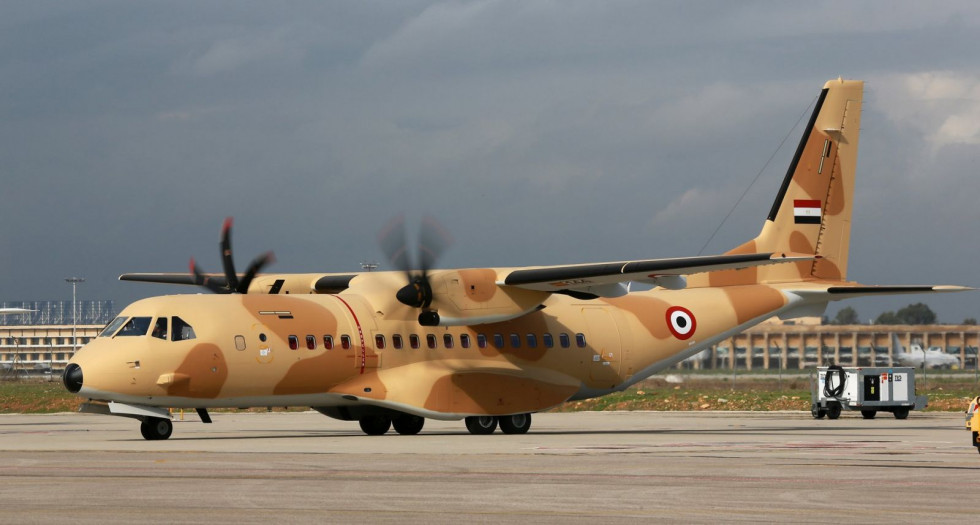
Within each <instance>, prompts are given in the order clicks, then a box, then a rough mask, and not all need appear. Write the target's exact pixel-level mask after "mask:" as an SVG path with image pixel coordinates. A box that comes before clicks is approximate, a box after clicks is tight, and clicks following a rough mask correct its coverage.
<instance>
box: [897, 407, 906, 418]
mask: <svg viewBox="0 0 980 525" xmlns="http://www.w3.org/2000/svg"><path fill="white" fill-rule="evenodd" d="M908 417H909V408H908V407H901V408H896V409H895V419H906V418H908Z"/></svg>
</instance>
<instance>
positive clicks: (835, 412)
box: [827, 403, 841, 419]
mask: <svg viewBox="0 0 980 525" xmlns="http://www.w3.org/2000/svg"><path fill="white" fill-rule="evenodd" d="M840 413H841V406H840V405H839V404H837V403H832V404H830V405H827V417H828V418H830V419H837V418H839V417H840Z"/></svg>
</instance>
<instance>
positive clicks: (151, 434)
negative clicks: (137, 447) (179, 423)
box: [140, 417, 174, 441]
mask: <svg viewBox="0 0 980 525" xmlns="http://www.w3.org/2000/svg"><path fill="white" fill-rule="evenodd" d="M140 433H141V434H143V439H147V440H150V441H157V440H160V439H167V438H168V437H170V434H173V433H174V424H173V423H171V422H170V420H169V419H164V418H162V417H148V418H146V419H144V420H143V422H141V423H140Z"/></svg>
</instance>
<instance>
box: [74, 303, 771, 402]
mask: <svg viewBox="0 0 980 525" xmlns="http://www.w3.org/2000/svg"><path fill="white" fill-rule="evenodd" d="M790 302H791V301H790V299H789V297H788V296H787V295H786V294H784V293H782V292H780V291H779V290H778V289H776V288H773V287H770V286H765V285H746V286H732V287H725V288H693V289H686V290H677V291H671V290H659V289H657V290H652V291H648V292H637V293H632V294H629V295H627V296H624V297H620V298H613V299H599V300H576V299H573V298H571V297H566V296H561V295H554V296H552V297H550V298H549V299H548V300H547V301H546V302H545V303H544V304H543V305H542V306H543V308H541V309H540V310H538V311H536V312H534V313H531V314H527V315H524V316H522V317H520V318H518V319H515V320H511V321H507V322H501V323H494V324H483V325H473V326H450V327H423V326H420V325H419V324H418V323H417V322H415V321H410V320H409V321H406V320H403V319H395V320H390V319H388V318H387V316H386V315H385V314H384V312H379V311H378V310H376V309H375V308H373V307H372V305H371V303H370V302H369V301H368V300H367V299H365V298H364V297H361V296H358V295H353V294H340V295H316V294H310V295H262V294H257V295H241V294H231V295H193V296H164V297H155V298H150V299H145V300H142V301H138V302H136V303H133V304H132V305H130V306H129V307H127V308H126V309H125V310H124V311H123V312H122V313H121V314H120V316H119V318H118V319H119V320H118V321H117V322H115V323H114V324H113V325H110V326H109V327H108V328H107V329H106V330H105V331H103V333H102V334H101V335H100V336H99V337H98V338H96V339H95V340H94V341H93V342H91V343H89V344H88V345H86V346H85V347H84V348H83V349H82V350H80V351H79V352H78V353H77V354H76V355H75V357H74V358H73V359H72V364H74V365H77V366H78V367H80V369H81V371H82V377H83V378H84V379H83V380H82V381H81V384H80V389H79V390H78V392H77V394H78V395H80V396H83V397H86V398H90V399H94V400H101V401H118V402H124V403H133V404H139V405H145V406H158V407H187V408H214V407H249V406H313V407H324V406H345V405H357V404H367V405H375V406H380V407H385V408H390V409H393V410H398V411H402V412H407V413H412V414H416V415H421V416H424V417H431V418H440V419H458V418H461V417H464V416H467V415H501V414H516V413H525V412H534V411H539V410H543V409H546V408H549V407H552V406H554V405H557V404H559V403H562V402H564V401H566V400H569V399H581V398H588V397H593V396H598V395H603V394H607V393H609V392H612V391H616V390H620V389H623V388H626V387H627V386H629V385H631V384H633V383H635V382H637V381H639V380H642V379H644V378H646V377H648V376H650V375H651V374H653V373H655V372H657V371H658V370H661V369H663V368H666V367H668V366H670V365H671V364H673V363H676V362H678V361H679V360H681V359H684V358H685V357H687V356H688V355H691V354H693V353H695V352H698V351H700V350H701V349H703V348H705V347H706V346H708V345H710V344H713V343H714V342H716V341H718V340H720V339H721V338H723V337H727V336H729V335H730V334H731V333H734V332H735V331H737V330H740V329H742V328H743V327H744V326H747V325H751V324H754V323H755V322H758V321H760V320H761V319H764V318H766V317H769V316H770V315H772V314H773V313H774V312H777V311H778V310H780V309H784V308H786V307H787V306H788V305H789V304H790Z"/></svg>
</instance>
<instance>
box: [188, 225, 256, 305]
mask: <svg viewBox="0 0 980 525" xmlns="http://www.w3.org/2000/svg"><path fill="white" fill-rule="evenodd" d="M231 223H232V219H231V217H228V218H226V219H225V223H224V225H223V226H222V228H221V243H220V244H219V246H220V247H221V265H222V267H223V268H224V271H225V283H224V284H221V283H220V282H219V280H217V279H212V278H211V277H210V276H208V275H205V274H204V272H202V271H201V270H200V268H198V266H197V263H195V262H194V258H193V257H191V262H190V268H191V273H193V274H194V279H195V282H196V283H197V284H199V285H201V286H203V287H205V288H207V289H208V290H211V291H212V292H214V293H248V287H249V285H251V284H252V279H254V278H255V276H256V275H257V274H258V273H259V270H261V269H262V267H264V266H266V265H268V264H272V263H273V262H275V256H274V255H273V254H272V252H266V253H264V254H262V255H260V256H258V257H256V258H255V259H253V260H252V262H251V263H250V264H249V265H248V268H247V269H246V270H245V275H244V276H242V278H241V279H240V280H239V278H238V273H237V272H235V261H234V259H233V257H232V252H231Z"/></svg>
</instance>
